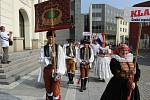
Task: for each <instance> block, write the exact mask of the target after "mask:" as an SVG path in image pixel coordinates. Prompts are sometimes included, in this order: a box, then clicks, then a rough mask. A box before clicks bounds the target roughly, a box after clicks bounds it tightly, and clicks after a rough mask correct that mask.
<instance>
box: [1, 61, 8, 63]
mask: <svg viewBox="0 0 150 100" xmlns="http://www.w3.org/2000/svg"><path fill="white" fill-rule="evenodd" d="M1 63H2V64H9V63H8V62H3V61H2V62H1Z"/></svg>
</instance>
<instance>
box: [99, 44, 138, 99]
mask: <svg viewBox="0 0 150 100" xmlns="http://www.w3.org/2000/svg"><path fill="white" fill-rule="evenodd" d="M118 51H119V52H118V55H113V56H112V59H111V62H110V69H111V72H112V74H113V77H112V78H111V80H110V81H109V83H108V85H107V87H106V89H105V91H104V93H103V94H102V97H101V99H100V100H140V94H139V89H138V86H137V82H138V81H139V78H140V69H139V66H138V64H137V63H135V62H134V60H133V54H131V53H129V48H128V46H127V45H125V44H121V45H120V47H119V48H118Z"/></svg>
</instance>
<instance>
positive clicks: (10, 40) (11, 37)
mask: <svg viewBox="0 0 150 100" xmlns="http://www.w3.org/2000/svg"><path fill="white" fill-rule="evenodd" d="M8 36H9V46H12V45H13V32H12V31H10V32H9V34H8Z"/></svg>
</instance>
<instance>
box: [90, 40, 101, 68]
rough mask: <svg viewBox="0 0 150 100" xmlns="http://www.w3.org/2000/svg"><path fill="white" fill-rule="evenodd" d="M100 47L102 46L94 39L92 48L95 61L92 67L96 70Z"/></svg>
mask: <svg viewBox="0 0 150 100" xmlns="http://www.w3.org/2000/svg"><path fill="white" fill-rule="evenodd" d="M99 46H100V45H99V44H98V42H97V40H96V39H93V41H92V44H91V47H92V49H93V53H94V61H93V63H92V67H93V68H94V69H95V68H96V62H97V51H98V49H99Z"/></svg>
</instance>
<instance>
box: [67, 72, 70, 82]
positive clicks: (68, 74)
mask: <svg viewBox="0 0 150 100" xmlns="http://www.w3.org/2000/svg"><path fill="white" fill-rule="evenodd" d="M68 79H69V81H68V83H67V84H70V82H71V73H68Z"/></svg>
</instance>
